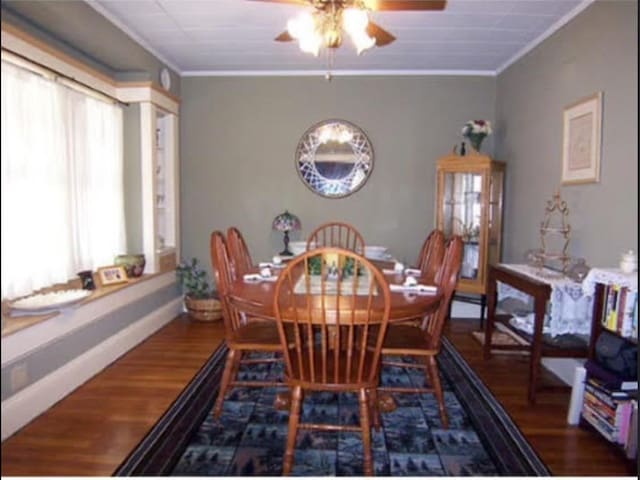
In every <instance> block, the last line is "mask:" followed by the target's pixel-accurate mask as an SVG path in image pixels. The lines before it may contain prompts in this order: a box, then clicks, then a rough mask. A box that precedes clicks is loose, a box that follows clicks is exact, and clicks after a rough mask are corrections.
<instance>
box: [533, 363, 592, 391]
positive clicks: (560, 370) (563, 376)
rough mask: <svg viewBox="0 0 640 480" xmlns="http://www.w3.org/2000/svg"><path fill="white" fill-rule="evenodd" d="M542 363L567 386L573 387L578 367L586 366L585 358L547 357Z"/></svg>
mask: <svg viewBox="0 0 640 480" xmlns="http://www.w3.org/2000/svg"><path fill="white" fill-rule="evenodd" d="M540 363H541V364H542V366H543V367H545V368H546V369H547V370H550V371H551V372H552V373H553V374H554V375H555V376H556V377H558V378H559V379H560V380H562V381H563V382H564V383H566V384H567V385H573V376H574V374H575V371H576V367H582V366H583V365H584V358H582V359H580V358H553V357H546V358H543V359H542V360H541V362H540Z"/></svg>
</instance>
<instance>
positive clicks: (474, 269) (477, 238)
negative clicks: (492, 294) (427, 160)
mask: <svg viewBox="0 0 640 480" xmlns="http://www.w3.org/2000/svg"><path fill="white" fill-rule="evenodd" d="M504 171H505V165H504V163H503V162H497V161H494V160H492V159H491V158H490V157H488V156H486V155H482V154H480V153H478V152H475V151H474V152H472V153H469V154H467V155H464V156H463V155H458V154H456V152H455V150H454V151H453V152H452V153H451V154H450V155H447V156H445V157H443V158H440V159H439V160H438V163H437V204H436V226H437V228H439V229H440V230H442V231H443V232H444V234H445V237H446V238H449V237H450V236H452V235H460V236H461V237H462V239H463V241H464V256H463V260H462V268H461V271H460V281H459V282H458V287H457V289H456V293H457V294H459V293H468V294H473V295H480V299H479V300H480V305H481V318H482V319H484V307H485V305H486V292H487V273H488V268H487V267H488V265H490V264H495V263H499V262H500V257H501V254H502V249H501V247H502V198H503V185H504Z"/></svg>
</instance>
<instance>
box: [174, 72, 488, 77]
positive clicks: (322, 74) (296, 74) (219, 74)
mask: <svg viewBox="0 0 640 480" xmlns="http://www.w3.org/2000/svg"><path fill="white" fill-rule="evenodd" d="M328 73H330V74H331V76H332V77H374V76H375V77H380V76H382V77H409V76H449V75H454V76H481V77H495V76H496V72H494V71H492V70H330V71H328V70H204V71H184V72H182V76H183V77H325V76H326V75H327V74H328Z"/></svg>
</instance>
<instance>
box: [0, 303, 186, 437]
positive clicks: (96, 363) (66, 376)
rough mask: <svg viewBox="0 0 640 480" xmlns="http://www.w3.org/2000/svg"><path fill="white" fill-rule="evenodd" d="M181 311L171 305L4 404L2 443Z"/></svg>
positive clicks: (179, 305)
mask: <svg viewBox="0 0 640 480" xmlns="http://www.w3.org/2000/svg"><path fill="white" fill-rule="evenodd" d="M181 307H182V299H181V298H177V299H175V300H173V301H171V302H170V303H168V304H166V305H164V306H163V307H161V308H159V309H158V310H156V311H154V312H152V313H150V314H149V315H147V316H145V317H144V318H142V319H140V320H139V321H137V322H136V323H134V324H132V325H130V326H129V327H127V328H125V329H123V330H121V331H120V332H119V333H117V334H116V335H113V336H112V337H110V338H109V339H107V340H105V341H104V342H102V343H101V344H100V345H97V346H96V347H94V348H92V349H91V350H89V351H87V352H85V353H84V354H82V355H80V356H79V357H76V358H75V359H73V360H72V361H70V362H69V363H67V364H65V365H64V366H63V367H61V368H59V369H58V370H56V371H55V372H53V373H51V374H49V375H47V376H46V377H44V378H42V379H41V380H39V381H37V382H36V383H34V384H32V385H30V386H28V387H27V388H25V389H24V390H21V391H19V392H18V393H16V394H15V395H13V396H11V397H9V398H8V399H7V400H5V401H4V402H2V441H4V440H5V439H6V438H7V437H9V436H11V435H13V434H14V433H15V432H17V431H18V430H19V429H20V428H22V427H23V426H25V425H26V424H27V423H29V422H30V421H31V420H33V419H34V418H35V417H37V416H38V415H40V414H42V413H43V412H45V411H46V410H47V409H49V408H51V406H52V405H53V404H55V403H56V402H58V401H60V400H61V399H63V398H64V397H66V396H67V395H68V394H69V393H71V392H72V391H73V390H75V389H76V388H78V387H79V386H80V385H82V384H83V383H85V382H86V381H87V380H89V379H90V378H91V377H93V376H94V375H96V374H97V373H98V372H100V371H101V370H103V369H104V368H105V367H107V366H108V365H109V364H110V363H112V362H113V361H114V360H116V359H117V358H119V357H120V356H122V355H123V354H125V353H126V352H128V351H129V350H131V349H132V348H133V347H135V346H136V345H137V344H138V343H140V342H142V341H143V340H145V339H146V338H147V337H149V336H150V335H151V334H153V333H154V332H156V331H157V330H158V329H160V328H161V327H163V326H164V325H166V324H167V323H169V322H170V321H171V320H172V319H174V318H175V317H176V315H177V314H178V313H179V312H180V310H181Z"/></svg>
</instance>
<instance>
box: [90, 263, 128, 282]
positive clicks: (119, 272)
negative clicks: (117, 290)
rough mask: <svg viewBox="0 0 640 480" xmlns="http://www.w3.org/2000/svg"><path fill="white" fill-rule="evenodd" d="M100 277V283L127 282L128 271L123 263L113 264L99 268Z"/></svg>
mask: <svg viewBox="0 0 640 480" xmlns="http://www.w3.org/2000/svg"><path fill="white" fill-rule="evenodd" d="M98 278H99V279H100V285H102V286H107V285H117V284H118V283H126V282H127V281H128V280H129V279H128V278H127V272H126V270H125V269H124V267H123V266H121V265H111V266H109V267H101V268H99V269H98Z"/></svg>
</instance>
